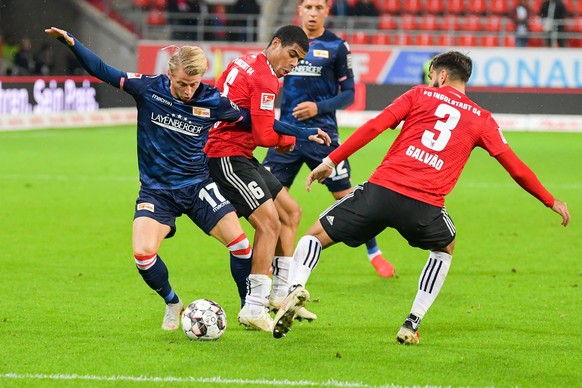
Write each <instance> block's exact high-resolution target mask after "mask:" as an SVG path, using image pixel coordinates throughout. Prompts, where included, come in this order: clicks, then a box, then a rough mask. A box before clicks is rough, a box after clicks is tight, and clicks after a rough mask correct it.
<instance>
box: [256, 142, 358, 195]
mask: <svg viewBox="0 0 582 388" xmlns="http://www.w3.org/2000/svg"><path fill="white" fill-rule="evenodd" d="M337 147H339V144H338V143H337V142H335V141H334V142H332V143H331V145H330V146H326V145H322V144H317V143H314V142H312V141H297V143H296V144H295V149H294V150H293V151H291V152H286V153H281V152H277V151H275V149H274V148H270V149H269V151H268V152H267V156H266V157H265V160H263V165H264V166H265V167H267V169H268V170H269V171H271V173H273V175H274V176H275V178H277V179H278V180H279V182H281V183H282V184H283V186H285V187H291V185H292V184H293V181H294V180H295V177H296V176H297V174H298V173H299V170H300V169H301V166H303V163H305V164H307V166H308V167H309V168H310V169H311V170H313V169H314V168H315V167H317V166H319V164H320V163H321V160H322V159H323V158H325V157H326V156H327V155H329V154H330V153H331V152H332V151H333V150H335V149H336V148H337ZM350 174H351V169H350V163H349V162H348V160H347V159H346V160H344V161H342V162H340V163H339V164H338V165H337V166H336V167H335V168H334V170H333V172H332V173H331V175H330V176H329V178H327V179H326V180H325V181H324V182H323V183H324V184H325V185H326V186H327V189H328V190H329V191H330V192H332V193H336V192H338V191H343V190H347V189H351V188H352V182H351V181H350Z"/></svg>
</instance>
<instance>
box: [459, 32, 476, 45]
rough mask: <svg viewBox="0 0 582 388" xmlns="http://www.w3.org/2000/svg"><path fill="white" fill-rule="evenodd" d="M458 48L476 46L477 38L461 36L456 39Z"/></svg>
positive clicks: (469, 35)
mask: <svg viewBox="0 0 582 388" xmlns="http://www.w3.org/2000/svg"><path fill="white" fill-rule="evenodd" d="M458 44H459V46H477V37H476V36H475V35H474V34H463V35H461V36H460V37H459V39H458Z"/></svg>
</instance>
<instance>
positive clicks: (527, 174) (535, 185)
mask: <svg viewBox="0 0 582 388" xmlns="http://www.w3.org/2000/svg"><path fill="white" fill-rule="evenodd" d="M496 159H497V161H498V162H499V163H500V164H501V165H502V166H503V168H505V169H506V170H507V172H508V173H509V175H511V177H512V178H513V179H514V180H515V181H516V182H517V183H518V184H519V185H520V186H521V187H522V188H523V189H524V190H525V191H527V192H528V193H530V194H531V195H533V196H534V197H536V198H537V199H539V200H540V201H541V202H543V204H544V205H546V206H547V207H552V206H554V196H553V195H552V194H550V192H549V191H548V190H547V189H546V188H545V187H544V186H543V185H542V183H541V182H540V181H539V179H538V177H537V176H536V175H535V174H534V172H533V171H532V170H531V169H530V168H529V167H528V166H527V165H526V164H525V163H524V162H523V161H522V160H521V159H519V158H518V157H517V155H516V154H515V152H513V150H511V149H509V150H507V151H505V152H503V153H501V154H499V155H497V157H496Z"/></svg>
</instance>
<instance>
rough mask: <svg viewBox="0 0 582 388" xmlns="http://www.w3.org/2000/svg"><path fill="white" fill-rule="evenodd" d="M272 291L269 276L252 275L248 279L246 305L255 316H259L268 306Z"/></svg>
mask: <svg viewBox="0 0 582 388" xmlns="http://www.w3.org/2000/svg"><path fill="white" fill-rule="evenodd" d="M270 291H271V278H270V277H268V276H267V275H259V274H250V275H249V277H248V278H247V296H246V297H245V305H248V306H249V307H248V308H249V310H250V312H251V313H253V314H258V313H259V312H260V311H261V310H262V309H264V308H265V307H266V306H267V303H268V301H269V292H270Z"/></svg>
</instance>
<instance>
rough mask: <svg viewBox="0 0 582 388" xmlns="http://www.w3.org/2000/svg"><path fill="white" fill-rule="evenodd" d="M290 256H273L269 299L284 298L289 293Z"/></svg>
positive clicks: (291, 258) (291, 259)
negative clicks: (271, 286)
mask: <svg viewBox="0 0 582 388" xmlns="http://www.w3.org/2000/svg"><path fill="white" fill-rule="evenodd" d="M292 261H293V257H291V256H275V258H274V259H273V290H272V291H271V297H285V296H287V294H288V293H289V286H290V285H289V279H290V268H289V267H290V266H291V262H292Z"/></svg>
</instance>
